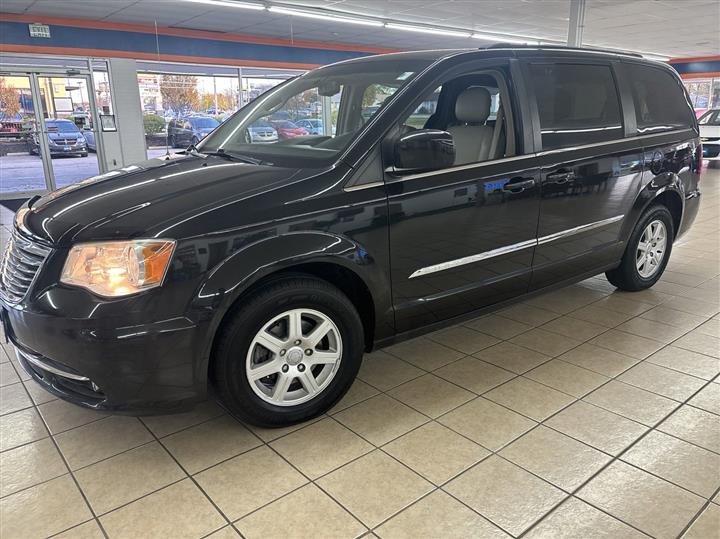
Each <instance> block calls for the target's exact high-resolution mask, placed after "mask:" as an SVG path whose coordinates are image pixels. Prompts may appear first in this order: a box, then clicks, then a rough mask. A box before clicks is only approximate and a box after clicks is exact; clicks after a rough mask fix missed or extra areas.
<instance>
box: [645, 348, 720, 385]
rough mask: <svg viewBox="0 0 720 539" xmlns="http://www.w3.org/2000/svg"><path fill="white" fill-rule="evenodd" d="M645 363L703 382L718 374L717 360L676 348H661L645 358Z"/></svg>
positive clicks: (719, 361)
mask: <svg viewBox="0 0 720 539" xmlns="http://www.w3.org/2000/svg"><path fill="white" fill-rule="evenodd" d="M647 361H649V362H651V363H655V364H656V365H661V366H663V367H667V368H668V369H673V370H675V371H680V372H683V373H685V374H690V375H692V376H697V377H698V378H702V379H704V380H710V379H712V378H714V377H715V376H717V375H718V373H720V360H719V359H716V358H714V357H710V356H706V355H704V354H699V353H697V352H692V351H690V350H685V349H683V348H678V347H676V346H667V347H665V348H663V349H662V350H660V351H659V352H656V353H654V354H653V355H651V356H650V357H649V358H647Z"/></svg>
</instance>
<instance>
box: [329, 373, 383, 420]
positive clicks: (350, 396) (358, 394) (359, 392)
mask: <svg viewBox="0 0 720 539" xmlns="http://www.w3.org/2000/svg"><path fill="white" fill-rule="evenodd" d="M377 394H378V390H377V389H375V388H374V387H372V386H371V385H369V384H366V383H365V382H363V381H362V380H360V379H359V378H356V379H355V381H354V382H353V384H352V386H350V389H349V390H348V392H347V393H345V396H344V397H343V398H342V399H340V402H338V403H337V404H336V405H335V406H333V407H332V408H331V409H330V411H329V412H328V414H334V413H337V412H339V411H340V410H344V409H345V408H350V406H352V405H353V404H357V403H358V402H362V401H364V400H366V399H369V398H370V397H374V396H375V395H377Z"/></svg>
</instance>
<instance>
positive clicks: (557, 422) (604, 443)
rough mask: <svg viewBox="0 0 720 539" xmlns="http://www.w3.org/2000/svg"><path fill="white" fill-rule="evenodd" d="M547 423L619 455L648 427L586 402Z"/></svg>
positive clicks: (569, 408)
mask: <svg viewBox="0 0 720 539" xmlns="http://www.w3.org/2000/svg"><path fill="white" fill-rule="evenodd" d="M545 424H546V425H547V426H549V427H552V428H554V429H556V430H559V431H560V432H563V433H565V434H567V435H568V436H572V437H573V438H576V439H578V440H580V441H581V442H585V443H586V444H588V445H591V446H593V447H595V448H596V449H600V450H601V451H605V452H606V453H609V454H611V455H618V454H619V453H620V452H621V451H622V450H623V449H625V448H626V447H628V446H629V445H630V444H631V443H633V442H634V441H635V440H637V439H638V438H639V437H640V436H642V434H643V433H644V432H645V431H647V430H648V429H647V427H645V426H644V425H641V424H640V423H636V422H635V421H632V420H630V419H627V418H626V417H623V416H620V415H617V414H614V413H612V412H608V411H607V410H604V409H602V408H598V407H597V406H593V405H592V404H588V403H586V402H583V401H578V402H575V403H573V404H571V405H570V406H568V407H567V408H565V409H564V410H563V411H562V412H560V413H559V414H557V415H555V416H553V417H551V418H550V419H548V420H547V421H546V422H545Z"/></svg>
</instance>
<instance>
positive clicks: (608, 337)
mask: <svg viewBox="0 0 720 539" xmlns="http://www.w3.org/2000/svg"><path fill="white" fill-rule="evenodd" d="M590 344H594V345H596V346H602V347H604V348H607V349H608V350H613V351H615V352H618V353H620V354H624V355H626V356H630V357H634V358H636V359H645V358H646V357H648V356H649V355H652V354H654V353H655V352H657V351H658V350H660V348H662V347H663V344H662V343H661V342H658V341H655V340H652V339H648V338H645V337H639V336H638V335H632V334H630V333H625V332H624V331H618V330H616V329H611V330H609V331H608V332H606V333H603V334H602V335H599V336H597V337H595V338H594V339H593V340H591V341H590Z"/></svg>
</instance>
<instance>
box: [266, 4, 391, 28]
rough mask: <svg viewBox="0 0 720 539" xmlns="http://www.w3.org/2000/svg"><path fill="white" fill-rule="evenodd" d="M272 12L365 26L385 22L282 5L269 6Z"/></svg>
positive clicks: (381, 24)
mask: <svg viewBox="0 0 720 539" xmlns="http://www.w3.org/2000/svg"><path fill="white" fill-rule="evenodd" d="M268 11H270V12H271V13H282V14H283V15H293V16H295V17H307V18H308V19H318V20H322V21H331V22H344V23H348V24H361V25H363V26H376V27H381V26H383V23H382V22H380V21H373V20H370V19H360V18H355V17H343V16H338V15H328V14H325V13H319V12H318V13H316V12H314V11H302V10H299V9H293V8H286V7H281V6H271V7H269V8H268Z"/></svg>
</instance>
